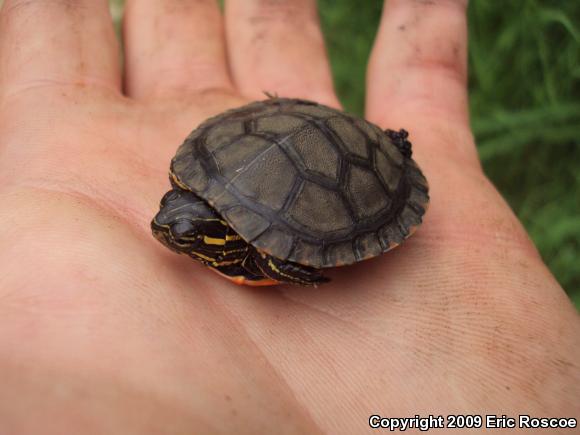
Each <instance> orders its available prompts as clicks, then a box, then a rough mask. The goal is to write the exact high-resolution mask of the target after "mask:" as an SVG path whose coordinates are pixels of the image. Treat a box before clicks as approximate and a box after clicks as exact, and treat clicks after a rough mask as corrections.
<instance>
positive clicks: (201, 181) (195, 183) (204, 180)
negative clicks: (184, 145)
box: [171, 157, 209, 192]
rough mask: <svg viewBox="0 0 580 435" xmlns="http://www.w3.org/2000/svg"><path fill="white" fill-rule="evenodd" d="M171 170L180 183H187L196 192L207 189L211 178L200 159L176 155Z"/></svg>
mask: <svg viewBox="0 0 580 435" xmlns="http://www.w3.org/2000/svg"><path fill="white" fill-rule="evenodd" d="M171 171H172V172H173V174H175V175H176V177H177V179H178V181H179V182H180V184H185V185H187V186H188V187H189V188H190V189H191V190H193V191H194V192H203V191H204V190H206V189H207V185H208V182H209V178H208V176H207V174H206V172H205V170H204V169H203V167H202V166H201V162H200V161H199V160H194V161H190V160H189V159H185V158H183V157H175V158H174V160H173V162H172V168H171Z"/></svg>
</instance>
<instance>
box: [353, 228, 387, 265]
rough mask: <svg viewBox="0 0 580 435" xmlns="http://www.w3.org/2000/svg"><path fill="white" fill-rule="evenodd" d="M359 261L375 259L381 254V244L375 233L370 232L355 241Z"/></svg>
mask: <svg viewBox="0 0 580 435" xmlns="http://www.w3.org/2000/svg"><path fill="white" fill-rule="evenodd" d="M355 243H356V246H357V248H358V251H359V254H360V256H361V259H363V260H365V259H367V258H372V257H376V256H377V255H379V254H380V253H381V252H382V248H381V243H380V242H379V238H378V236H377V234H376V233H374V232H370V233H366V234H363V235H362V236H359V237H358V238H357V239H356V240H355Z"/></svg>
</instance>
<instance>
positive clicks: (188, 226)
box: [171, 219, 198, 242]
mask: <svg viewBox="0 0 580 435" xmlns="http://www.w3.org/2000/svg"><path fill="white" fill-rule="evenodd" d="M171 234H172V235H173V238H174V239H175V240H177V241H180V240H184V241H188V242H192V241H194V240H195V239H197V238H198V237H197V228H196V227H195V225H193V222H191V221H190V220H187V219H180V220H178V221H177V222H176V223H174V224H173V225H171Z"/></svg>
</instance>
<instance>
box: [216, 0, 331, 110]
mask: <svg viewBox="0 0 580 435" xmlns="http://www.w3.org/2000/svg"><path fill="white" fill-rule="evenodd" d="M226 27H227V31H226V33H227V40H228V53H229V59H230V64H231V68H232V74H233V77H234V81H235V83H236V85H237V86H238V88H239V89H240V91H241V92H242V93H243V94H245V95H247V96H248V97H250V98H252V99H263V98H264V92H269V93H272V94H278V95H279V96H281V97H282V96H283V97H296V98H300V97H302V98H308V99H312V100H317V101H319V102H321V103H326V104H331V105H337V100H336V96H335V94H334V89H333V85H332V75H331V72H330V68H329V64H328V59H327V55H326V50H325V47H324V40H323V37H322V32H321V30H320V24H319V21H318V12H317V10H316V2H315V1H314V0H292V1H276V0H227V1H226Z"/></svg>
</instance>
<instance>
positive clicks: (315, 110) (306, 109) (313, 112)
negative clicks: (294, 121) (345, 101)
mask: <svg viewBox="0 0 580 435" xmlns="http://www.w3.org/2000/svg"><path fill="white" fill-rule="evenodd" d="M294 110H295V111H297V112H299V113H300V114H303V115H309V116H310V117H313V118H328V117H329V116H336V115H341V114H342V112H339V111H338V110H335V109H332V108H330V107H325V106H310V105H308V106H306V105H300V106H296V107H295V109H294Z"/></svg>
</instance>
